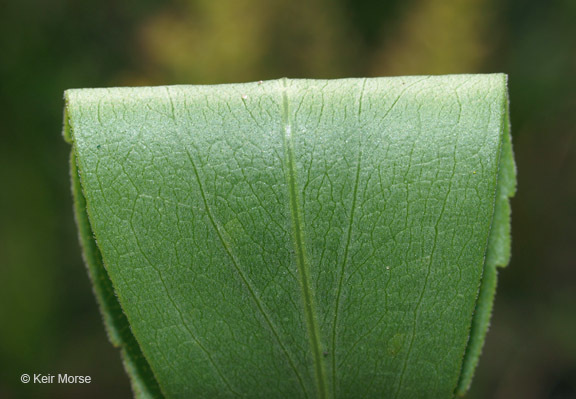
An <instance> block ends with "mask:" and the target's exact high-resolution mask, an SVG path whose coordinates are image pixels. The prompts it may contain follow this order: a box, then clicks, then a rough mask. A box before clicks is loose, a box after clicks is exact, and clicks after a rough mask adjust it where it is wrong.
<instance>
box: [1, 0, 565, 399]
mask: <svg viewBox="0 0 576 399" xmlns="http://www.w3.org/2000/svg"><path fill="white" fill-rule="evenodd" d="M476 72H479V73H483V72H506V73H508V74H509V75H510V81H509V83H510V96H511V116H512V133H513V141H514V147H515V152H516V160H517V164H518V169H519V191H518V194H517V196H516V198H515V199H514V200H513V201H512V205H513V255H512V263H511V265H510V266H509V268H507V269H505V270H502V272H501V274H500V284H499V285H500V287H499V291H498V295H497V299H496V305H495V313H494V317H493V323H492V328H491V331H490V332H489V335H488V339H487V343H486V346H485V349H484V355H483V357H482V359H481V362H480V366H479V369H478V371H477V374H476V378H475V381H474V383H473V388H472V390H471V392H470V395H469V397H470V398H506V399H509V398H523V399H526V398H528V399H530V398H576V242H575V241H576V240H575V238H576V234H575V227H576V214H575V213H576V212H575V209H576V184H575V183H576V142H575V140H574V139H575V136H576V1H574V0H554V1H536V0H531V1H529V0H502V1H497V0H404V1H397V0H394V1H385V0H364V1H361V0H356V1H354V0H308V1H303V0H276V1H270V0H172V1H158V0H140V1H136V0H127V1H117V0H100V1H92V2H87V1H78V0H20V1H3V2H2V3H1V4H0V105H1V108H0V138H1V141H0V187H1V188H0V398H6V399H12V398H32V397H33V398H45V397H46V398H78V397H82V398H104V397H106V398H108V397H110V398H128V397H130V396H131V393H130V387H129V383H128V379H127V377H126V375H125V373H124V371H123V369H122V365H121V361H120V356H119V353H118V351H117V350H115V349H114V348H112V346H111V345H110V344H109V343H108V342H107V339H106V336H105V332H104V329H103V326H102V324H101V321H100V316H99V314H98V310H97V307H96V303H95V300H94V298H93V296H92V292H91V287H90V283H89V280H88V277H87V274H86V272H85V269H84V266H83V263H82V259H81V255H80V251H79V246H78V242H77V237H76V232H75V226H74V221H73V216H72V202H71V195H70V190H69V179H68V153H69V148H68V145H66V144H65V143H64V141H63V140H62V138H61V136H60V132H61V124H62V120H61V119H62V106H63V102H62V92H63V90H65V89H67V88H73V87H99V86H126V85H159V84H203V83H225V82H242V81H254V80H261V79H271V78H278V77H282V76H288V77H302V78H338V77H354V76H389V75H411V74H446V73H476ZM59 372H60V373H65V372H68V373H73V374H81V375H90V376H92V379H93V381H94V382H93V383H92V384H90V385H89V386H82V385H70V386H66V385H58V384H53V385H45V386H39V385H38V384H36V385H33V384H28V385H24V384H22V383H20V380H19V379H20V375H21V374H22V373H30V374H32V373H45V374H48V373H52V374H57V373H59Z"/></svg>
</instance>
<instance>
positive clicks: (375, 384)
mask: <svg viewBox="0 0 576 399" xmlns="http://www.w3.org/2000/svg"><path fill="white" fill-rule="evenodd" d="M65 118H66V133H65V134H66V137H67V139H68V140H69V141H70V142H71V143H72V144H73V162H72V169H73V172H72V176H73V179H74V180H75V181H77V182H76V183H75V185H76V187H77V190H75V195H76V200H77V219H78V221H79V225H80V227H81V229H80V230H81V236H82V241H83V245H84V248H85V255H86V260H87V263H88V264H89V270H90V273H91V275H92V279H93V282H94V285H95V291H96V294H97V297H98V299H99V301H100V303H101V308H102V310H103V313H104V315H105V323H106V325H107V327H108V331H109V335H110V336H111V340H112V341H113V343H115V344H116V345H119V346H120V347H122V348H123V353H124V358H125V363H126V364H127V367H126V368H127V370H128V372H129V374H130V375H131V378H132V382H133V386H134V390H135V392H136V395H137V396H140V397H162V396H164V397H166V398H191V397H206V398H218V397H222V398H224V397H250V398H257V397H261V398H271V397H284V398H332V397H334V398H350V397H354V398H380V397H398V398H400V397H430V398H440V397H446V398H449V397H452V396H454V394H461V393H464V392H465V390H466V388H467V386H468V385H469V383H470V381H471V378H472V374H473V370H474V367H475V364H476V363H477V360H478V356H479V354H480V351H481V347H482V342H483V340H484V335H485V333H486V329H487V326H488V323H489V318H490V312H491V306H492V301H493V296H494V290H495V282H496V266H498V265H505V264H506V263H507V262H508V258H509V206H508V197H509V196H511V195H512V194H513V191H514V184H515V176H514V164H513V159H512V150H511V146H510V139H509V133H508V115H507V92H506V78H505V76H504V75H499V74H496V75H454V76H442V77H401V78H374V79H344V80H332V81H320V80H288V79H282V80H277V81H267V82H258V83H247V84H235V85H219V86H170V87H147V88H117V89H83V90H69V91H67V92H66V117H65ZM110 293H112V295H111V294H110ZM475 310H476V311H475Z"/></svg>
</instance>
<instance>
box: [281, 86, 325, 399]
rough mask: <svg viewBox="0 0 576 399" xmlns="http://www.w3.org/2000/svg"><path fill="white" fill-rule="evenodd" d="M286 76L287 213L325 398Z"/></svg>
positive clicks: (318, 381) (318, 384)
mask: <svg viewBox="0 0 576 399" xmlns="http://www.w3.org/2000/svg"><path fill="white" fill-rule="evenodd" d="M287 89H288V80H287V79H286V78H284V79H282V87H281V91H282V125H283V129H284V137H283V139H284V150H285V154H286V159H285V162H286V179H287V184H288V194H289V202H290V216H291V219H292V235H293V244H294V253H295V257H296V265H297V267H298V277H299V281H298V282H299V284H300V289H301V291H302V301H303V302H304V313H305V318H306V327H307V332H308V338H309V343H310V349H311V351H312V356H313V362H314V374H315V379H316V389H317V391H318V397H319V398H321V399H326V398H328V397H329V395H328V381H327V377H326V367H325V364H324V359H323V355H322V343H321V342H320V331H319V328H318V320H317V317H316V314H317V311H316V307H315V304H314V294H313V292H312V289H311V282H310V270H309V265H308V260H307V257H306V248H305V245H304V234H303V231H302V224H303V223H302V214H301V211H300V203H299V201H298V190H297V184H296V168H295V161H294V142H293V138H292V124H291V120H290V102H289V99H288V93H287Z"/></svg>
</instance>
